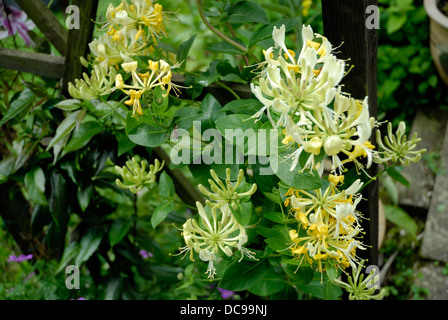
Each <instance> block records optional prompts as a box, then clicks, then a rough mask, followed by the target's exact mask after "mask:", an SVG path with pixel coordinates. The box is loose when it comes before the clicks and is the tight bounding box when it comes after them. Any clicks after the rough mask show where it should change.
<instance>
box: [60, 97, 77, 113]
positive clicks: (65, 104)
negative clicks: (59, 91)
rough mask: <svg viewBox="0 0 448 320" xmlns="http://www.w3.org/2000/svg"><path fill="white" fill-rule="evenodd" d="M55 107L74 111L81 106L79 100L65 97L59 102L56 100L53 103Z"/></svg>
mask: <svg viewBox="0 0 448 320" xmlns="http://www.w3.org/2000/svg"><path fill="white" fill-rule="evenodd" d="M54 106H55V107H56V108H59V109H61V110H65V111H75V110H78V109H79V108H81V101H79V100H77V99H67V100H62V101H61V102H58V103H57V104H55V105H54Z"/></svg>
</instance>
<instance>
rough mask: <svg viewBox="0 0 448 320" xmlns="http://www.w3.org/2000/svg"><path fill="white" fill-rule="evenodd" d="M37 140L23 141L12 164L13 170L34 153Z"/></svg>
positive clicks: (23, 163) (22, 164) (21, 165)
mask: <svg viewBox="0 0 448 320" xmlns="http://www.w3.org/2000/svg"><path fill="white" fill-rule="evenodd" d="M38 144H39V140H36V141H29V142H27V143H25V144H24V145H23V147H22V150H20V153H19V155H18V156H17V160H16V163H15V164H14V172H16V171H17V170H19V169H20V168H21V167H23V166H24V165H25V163H26V162H27V161H28V160H29V159H30V158H31V157H32V156H33V155H34V154H35V151H36V148H37V145H38Z"/></svg>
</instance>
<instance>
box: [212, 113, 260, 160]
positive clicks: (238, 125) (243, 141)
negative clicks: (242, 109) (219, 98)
mask: <svg viewBox="0 0 448 320" xmlns="http://www.w3.org/2000/svg"><path fill="white" fill-rule="evenodd" d="M215 124H216V128H217V129H218V130H219V132H220V133H221V135H222V136H223V137H224V138H225V139H226V140H227V141H228V142H230V143H231V144H233V145H235V146H237V148H238V149H237V151H238V152H239V153H241V154H246V153H248V152H249V150H256V149H257V142H258V141H257V131H258V129H259V128H260V127H261V125H262V124H261V123H259V122H256V123H255V122H254V121H253V120H252V119H248V116H247V115H243V114H231V115H228V116H224V117H222V118H219V119H217V120H216V121H215Z"/></svg>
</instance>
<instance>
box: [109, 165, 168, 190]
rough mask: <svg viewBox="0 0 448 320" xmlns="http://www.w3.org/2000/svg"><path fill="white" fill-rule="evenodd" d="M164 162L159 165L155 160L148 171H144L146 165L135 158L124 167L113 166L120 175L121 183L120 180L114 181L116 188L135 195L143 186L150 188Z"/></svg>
mask: <svg viewBox="0 0 448 320" xmlns="http://www.w3.org/2000/svg"><path fill="white" fill-rule="evenodd" d="M164 164H165V162H164V161H163V162H162V163H160V161H159V160H157V159H156V160H155V162H154V164H151V165H150V166H149V171H146V168H147V164H146V162H145V161H141V162H140V163H139V162H138V161H137V159H136V158H135V157H132V159H131V160H128V161H126V165H125V166H124V167H119V166H115V169H116V170H117V171H118V173H119V174H120V175H121V177H122V179H123V182H122V181H121V180H120V179H116V180H115V182H116V184H117V186H119V187H120V188H122V189H129V190H130V191H131V192H132V193H137V192H138V191H140V190H141V189H142V188H143V187H144V186H150V185H151V184H152V183H154V182H155V181H156V174H157V172H159V171H161V170H162V169H163V166H164Z"/></svg>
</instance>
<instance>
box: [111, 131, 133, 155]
mask: <svg viewBox="0 0 448 320" xmlns="http://www.w3.org/2000/svg"><path fill="white" fill-rule="evenodd" d="M115 136H116V138H117V143H118V156H121V155H122V154H125V153H126V152H128V151H131V150H132V149H134V147H135V146H136V144H135V143H134V142H132V141H131V140H130V139H129V137H128V136H127V135H126V133H125V132H124V131H117V132H116V133H115Z"/></svg>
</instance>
